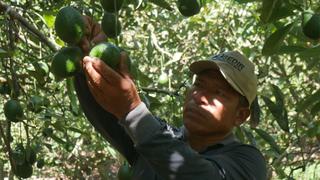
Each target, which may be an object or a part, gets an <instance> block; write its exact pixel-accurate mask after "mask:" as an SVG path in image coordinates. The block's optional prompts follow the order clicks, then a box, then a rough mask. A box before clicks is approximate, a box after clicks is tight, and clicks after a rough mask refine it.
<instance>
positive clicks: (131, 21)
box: [0, 0, 320, 179]
mask: <svg viewBox="0 0 320 180" xmlns="http://www.w3.org/2000/svg"><path fill="white" fill-rule="evenodd" d="M85 16H86V17H90V18H91V19H93V20H94V21H96V22H98V23H99V24H101V26H102V29H103V31H104V32H105V34H106V36H107V37H105V42H104V44H102V45H101V46H100V47H96V46H95V44H89V46H90V49H91V48H93V49H92V52H90V55H92V56H96V57H100V58H102V57H103V56H104V55H103V56H102V54H101V53H102V52H103V51H104V49H108V47H112V48H114V49H115V50H114V51H112V52H116V53H115V54H113V56H112V57H117V52H118V53H119V52H120V51H123V50H124V51H126V52H127V53H128V55H129V57H130V62H131V65H130V66H131V73H132V74H133V77H134V78H135V81H136V83H137V87H138V89H139V94H140V96H141V98H142V100H143V101H144V102H145V103H146V105H147V106H148V107H149V109H150V110H151V111H152V112H153V113H154V114H155V115H157V116H159V117H160V118H163V119H165V120H166V121H167V122H168V123H170V124H172V125H176V126H180V125H181V124H182V116H181V114H182V109H181V107H182V105H183V100H184V99H183V98H184V94H185V92H186V90H187V89H188V87H189V86H190V85H191V83H192V75H191V74H190V73H189V71H188V65H189V64H190V63H192V62H193V61H196V60H201V59H205V58H207V57H209V56H210V55H213V54H216V53H219V52H223V51H226V50H234V49H238V50H240V51H242V52H243V53H244V54H245V55H246V56H247V57H248V58H249V59H250V60H251V61H252V62H254V64H256V73H257V75H258V79H259V89H258V96H257V98H256V100H255V102H254V103H253V105H252V107H251V111H252V113H251V116H250V120H249V121H248V123H246V124H244V125H243V126H241V127H238V128H237V129H236V130H235V134H236V135H237V137H238V138H239V139H240V140H241V141H243V142H246V143H250V144H253V145H255V146H257V147H258V148H259V149H260V150H261V151H262V152H263V154H264V156H265V159H266V161H267V163H268V172H269V174H268V176H269V178H272V179H290V178H291V179H302V178H306V179H317V178H319V177H320V173H319V172H320V170H319V168H318V164H319V162H320V161H319V160H320V154H319V152H320V151H319V150H320V118H319V111H320V90H319V86H320V76H319V71H318V69H319V68H320V65H319V63H318V61H319V55H320V47H319V39H320V6H319V3H318V1H316V0H304V1H302V0H301V1H299V0H223V1H218V0H118V1H112V0H101V1H95V0H78V1H71V0H66V1H62V0H12V1H8V0H4V1H0V35H1V36H0V104H1V107H0V142H1V143H0V179H1V178H3V177H4V176H10V177H11V178H12V177H13V176H14V175H15V176H17V177H20V178H27V177H30V176H35V177H60V178H83V177H85V178H89V177H100V178H103V179H116V177H117V171H118V169H119V167H120V166H121V167H120V170H119V172H124V171H126V172H129V170H128V169H129V168H130V167H128V164H127V163H126V162H125V160H124V159H123V157H121V156H120V155H119V154H118V153H117V152H116V151H115V150H114V149H112V147H111V146H110V145H109V144H108V143H107V142H106V141H105V140H104V139H103V138H102V137H101V136H100V135H99V134H98V133H97V132H96V131H95V130H94V128H93V127H92V125H91V124H90V123H89V122H88V121H87V120H86V118H85V116H84V114H83V112H82V110H81V108H80V106H79V103H78V100H77V97H76V95H75V91H74V87H73V76H74V75H75V74H77V73H81V68H80V66H79V62H80V60H81V59H82V57H83V56H84V55H87V54H88V53H89V52H82V51H81V49H80V48H79V47H78V45H79V41H81V38H83V36H84V35H85V26H84V22H83V20H84V18H82V17H85ZM69 17H72V18H69ZM95 48H97V49H98V50H97V49H95ZM94 49H95V50H94ZM100 55H101V56H100ZM108 57H110V56H108ZM102 59H103V58H102ZM106 59H109V58H106ZM115 59H117V58H115ZM114 62H115V64H116V61H114ZM107 63H108V62H107ZM126 175H127V174H126ZM122 176H125V175H123V174H119V176H118V177H119V178H120V177H122Z"/></svg>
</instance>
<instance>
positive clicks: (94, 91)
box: [87, 81, 104, 106]
mask: <svg viewBox="0 0 320 180" xmlns="http://www.w3.org/2000/svg"><path fill="white" fill-rule="evenodd" d="M87 84H88V88H89V91H90V92H91V94H92V95H93V97H94V99H95V100H96V102H97V103H98V104H99V105H100V106H102V105H101V103H103V102H104V99H102V97H103V96H102V94H103V92H102V91H101V90H100V89H99V88H96V87H95V86H94V85H93V84H92V83H91V81H87Z"/></svg>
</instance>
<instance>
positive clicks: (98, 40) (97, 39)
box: [91, 32, 107, 44]
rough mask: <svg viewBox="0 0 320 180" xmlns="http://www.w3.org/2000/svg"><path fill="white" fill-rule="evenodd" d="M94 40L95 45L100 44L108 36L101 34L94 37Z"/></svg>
mask: <svg viewBox="0 0 320 180" xmlns="http://www.w3.org/2000/svg"><path fill="white" fill-rule="evenodd" d="M93 37H94V38H93V39H92V40H91V42H92V43H93V44H98V43H100V42H103V41H105V40H106V39H107V35H106V34H104V33H103V32H100V33H99V34H98V35H96V36H93Z"/></svg>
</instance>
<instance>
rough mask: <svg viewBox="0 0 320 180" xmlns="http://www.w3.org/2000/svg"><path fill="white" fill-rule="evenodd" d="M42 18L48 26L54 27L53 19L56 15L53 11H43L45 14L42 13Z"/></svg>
mask: <svg viewBox="0 0 320 180" xmlns="http://www.w3.org/2000/svg"><path fill="white" fill-rule="evenodd" d="M43 19H44V21H45V23H46V25H47V26H48V27H49V28H53V27H54V21H55V19H56V17H55V16H54V14H53V13H45V14H43Z"/></svg>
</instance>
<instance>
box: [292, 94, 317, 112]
mask: <svg viewBox="0 0 320 180" xmlns="http://www.w3.org/2000/svg"><path fill="white" fill-rule="evenodd" d="M319 101H320V90H318V91H317V92H315V93H313V94H312V95H310V96H307V97H306V98H305V99H304V101H301V102H300V103H299V104H298V105H297V111H298V112H302V111H304V110H306V109H307V108H308V107H309V106H311V105H313V104H314V103H316V102H319Z"/></svg>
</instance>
